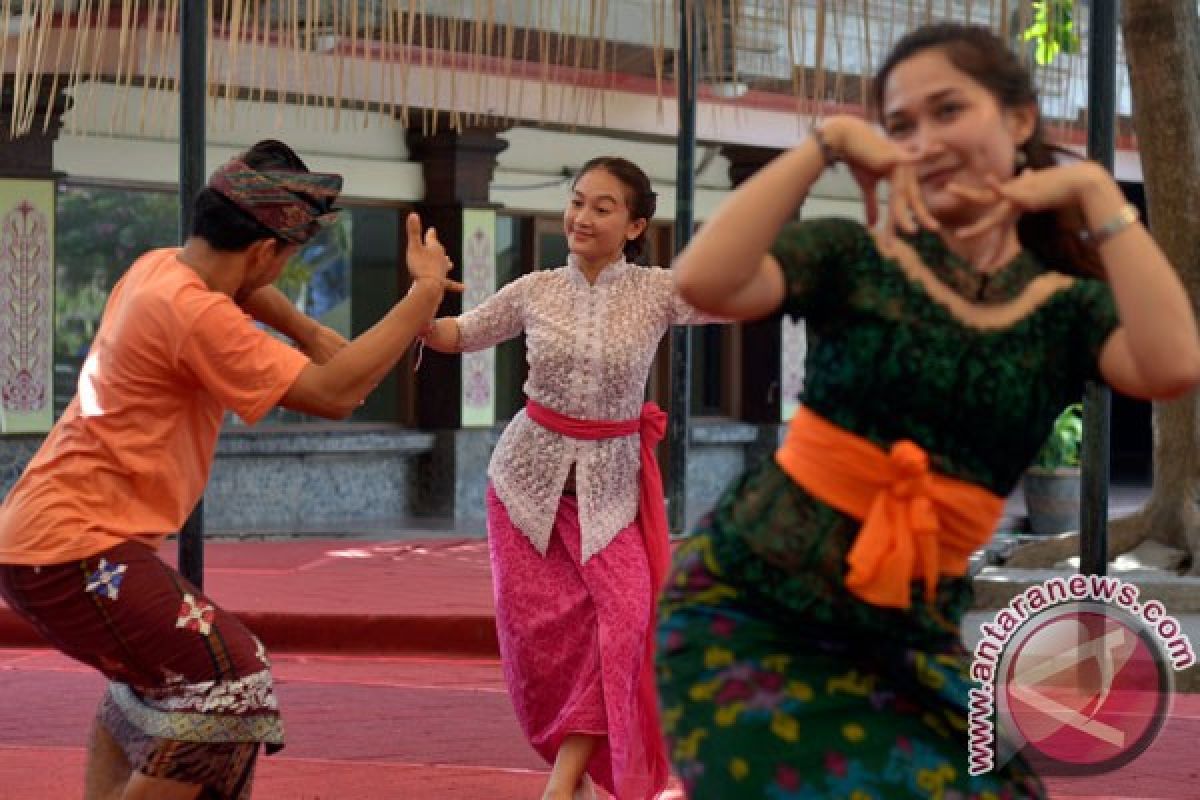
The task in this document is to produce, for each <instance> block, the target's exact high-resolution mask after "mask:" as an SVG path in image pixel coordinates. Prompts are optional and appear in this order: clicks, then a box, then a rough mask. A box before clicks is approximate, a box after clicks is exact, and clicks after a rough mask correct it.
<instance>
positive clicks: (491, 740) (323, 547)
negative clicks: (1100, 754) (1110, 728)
mask: <svg viewBox="0 0 1200 800" xmlns="http://www.w3.org/2000/svg"><path fill="white" fill-rule="evenodd" d="M165 555H166V556H167V557H170V556H171V555H172V553H171V552H170V551H167V552H166V553H165ZM206 576H207V577H206V590H207V591H208V592H209V593H210V595H211V596H212V597H214V598H215V599H216V600H217V601H218V602H220V603H222V604H223V605H225V606H226V607H227V608H229V609H230V610H233V611H235V612H238V613H240V614H242V615H243V616H244V617H245V618H247V619H248V620H250V622H251V624H252V625H254V626H255V627H257V628H258V629H259V630H260V632H261V633H262V634H263V636H264V638H265V639H266V640H267V642H268V643H269V644H270V645H271V646H272V648H273V650H274V651H275V662H276V674H277V676H278V680H279V692H280V699H281V702H282V705H283V709H284V713H285V719H286V722H287V725H288V735H289V744H288V747H287V748H286V749H285V750H284V751H283V752H282V753H281V754H279V755H278V756H275V757H272V758H269V759H264V760H263V762H262V767H261V771H260V774H259V778H258V781H257V783H256V791H255V797H256V798H258V799H259V800H262V798H268V799H274V798H279V799H280V800H291V799H292V798H305V799H306V800H316V798H321V800H331V799H333V798H347V799H353V800H376V799H384V798H395V799H396V800H401V799H402V800H421V799H423V798H463V799H464V800H468V799H469V800H476V799H477V798H495V799H496V800H507V799H508V798H513V799H514V800H515V799H516V798H537V797H538V796H539V794H540V788H541V786H542V785H543V782H544V780H545V771H544V769H545V768H544V765H543V764H542V763H541V762H540V759H539V758H538V757H537V756H536V754H534V753H533V752H532V751H531V750H530V749H529V747H528V746H527V745H526V744H525V742H524V740H523V738H522V736H521V734H520V731H519V730H518V728H517V725H516V721H515V719H514V718H513V716H512V712H511V708H510V706H509V703H508V698H507V696H506V694H505V693H504V690H503V686H502V679H501V675H500V669H499V664H498V663H497V661H496V659H495V656H494V653H495V642H494V632H493V630H492V627H491V626H492V601H491V586H490V578H489V572H488V565H487V552H486V546H485V544H484V543H483V542H481V541H479V540H478V539H455V538H453V537H440V538H437V539H431V540H397V541H385V540H378V539H374V540H364V541H347V540H344V539H339V540H326V541H322V540H311V539H292V540H282V541H268V542H233V541H218V542H213V543H210V545H209V547H208V550H207V571H206ZM982 618H983V615H977V616H973V617H971V618H970V620H969V622H968V629H970V628H971V627H972V626H973V625H975V624H976V623H977V622H978V621H980V620H981V619H982ZM1189 624H1190V623H1189ZM22 637H25V638H22ZM101 691H102V682H101V680H100V679H99V678H98V677H97V676H96V675H95V674H93V673H91V672H90V671H88V670H87V669H85V668H82V667H80V666H77V665H76V664H75V663H74V662H71V661H69V660H67V659H65V658H63V657H62V656H59V655H57V654H55V653H53V652H50V651H47V650H45V649H42V648H40V647H38V646H37V643H36V639H34V638H33V637H31V636H30V635H29V632H28V630H27V629H24V628H22V625H21V624H19V623H17V622H16V621H14V619H13V615H12V614H11V612H9V611H8V610H7V609H5V608H3V607H0V708H2V709H4V711H3V713H0V800H9V799H10V798H11V799H12V800H17V799H18V798H19V799H20V800H43V799H45V800H76V799H77V798H79V797H80V788H79V787H80V786H81V783H82V777H81V776H82V769H83V746H84V742H85V729H86V726H87V723H88V720H89V719H90V717H91V714H92V711H93V709H94V708H95V704H96V702H97V700H98V698H99V696H100V694H101ZM1198 739H1200V696H1195V695H1189V696H1178V697H1177V698H1176V699H1175V704H1174V707H1173V710H1172V713H1171V716H1170V719H1169V721H1168V722H1167V725H1166V728H1165V729H1164V731H1163V732H1162V734H1161V735H1160V736H1159V738H1158V740H1157V741H1156V743H1155V745H1154V746H1153V747H1152V748H1151V750H1149V751H1148V752H1147V753H1146V754H1144V755H1143V756H1142V757H1141V758H1139V759H1138V760H1137V761H1135V762H1133V763H1132V764H1130V765H1129V766H1127V767H1125V768H1124V769H1123V770H1121V771H1120V772H1118V773H1114V774H1110V775H1106V776H1096V777H1090V778H1082V779H1070V780H1068V779H1061V778H1059V779H1051V780H1050V781H1049V785H1050V787H1051V789H1052V796H1053V797H1058V798H1068V799H1069V800H1070V799H1073V800H1082V799H1083V798H1087V800H1100V798H1126V799H1128V800H1134V799H1140V800H1151V799H1153V800H1167V798H1171V800H1174V799H1175V798H1185V797H1197V796H1200V791H1197V790H1196V789H1195V788H1194V787H1195V786H1196V782H1197V778H1198V777H1200V762H1197V760H1196V759H1195V757H1194V755H1193V748H1194V742H1195V741H1197V740H1198ZM673 795H674V796H675V797H678V796H679V794H678V790H673ZM735 800H740V799H735Z"/></svg>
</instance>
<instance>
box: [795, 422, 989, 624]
mask: <svg viewBox="0 0 1200 800" xmlns="http://www.w3.org/2000/svg"><path fill="white" fill-rule="evenodd" d="M775 461H776V462H777V463H778V464H779V466H780V467H781V468H782V469H783V471H784V472H786V473H787V474H788V476H790V477H791V479H792V480H794V481H795V482H796V483H798V484H800V485H801V486H802V487H804V488H805V489H806V490H807V491H808V492H809V493H810V494H812V495H813V496H814V497H816V498H817V499H819V500H821V501H823V502H825V503H827V504H829V505H830V506H832V507H833V508H836V509H837V510H838V511H841V512H843V513H845V514H849V515H850V516H852V517H854V518H855V519H859V520H861V521H862V528H861V529H859V532H858V537H857V538H856V539H855V540H854V545H853V547H851V549H850V553H849V554H848V555H847V557H846V561H847V563H848V564H849V567H850V569H849V572H848V573H847V575H846V588H848V589H849V590H850V591H851V592H853V593H854V594H855V595H857V596H858V597H859V598H861V599H862V600H865V601H866V602H868V603H871V604H872V605H877V606H887V607H890V608H908V607H909V606H910V605H911V602H910V601H911V595H912V590H911V582H912V581H913V580H915V579H916V578H918V577H923V578H924V582H925V599H926V601H927V602H932V601H933V599H934V598H935V597H936V594H937V580H938V576H939V575H965V574H966V572H967V560H968V558H969V557H970V555H971V553H973V552H974V551H975V550H977V549H978V548H979V547H981V546H982V545H983V543H984V542H986V541H987V540H988V539H989V538H990V537H991V535H992V532H993V531H994V530H995V527H996V522H997V521H998V520H999V519H1000V514H1001V513H1002V512H1003V510H1004V498H1002V497H999V496H997V495H994V494H992V493H991V492H989V491H987V490H986V489H983V488H982V487H979V486H974V485H972V484H969V483H966V482H964V481H960V480H956V479H954V478H949V477H946V476H945V475H938V474H937V473H934V472H930V470H929V456H928V454H926V452H925V451H924V450H922V449H921V448H920V446H918V445H916V444H914V443H913V442H910V441H907V440H904V441H899V442H896V443H895V444H893V445H892V448H891V451H890V452H886V453H885V452H884V451H883V450H882V449H880V448H879V447H878V446H877V445H875V444H874V443H872V442H870V441H868V440H866V439H864V438H862V437H861V436H857V435H856V434H853V433H851V432H850V431H847V430H844V429H842V428H839V427H837V426H836V425H834V424H832V423H831V422H829V421H828V420H826V419H824V418H822V417H820V416H818V415H817V414H815V413H813V412H812V411H809V410H808V409H806V408H803V407H801V408H800V409H798V410H797V412H796V415H795V417H794V418H793V419H792V422H791V425H790V426H789V428H788V434H787V438H786V439H785V440H784V443H783V446H781V447H780V448H779V450H778V452H776V453H775Z"/></svg>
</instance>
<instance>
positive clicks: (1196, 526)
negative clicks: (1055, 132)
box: [1110, 0, 1200, 574]
mask: <svg viewBox="0 0 1200 800" xmlns="http://www.w3.org/2000/svg"><path fill="white" fill-rule="evenodd" d="M1121 7H1122V8H1121V11H1122V14H1121V28H1122V32H1123V34H1124V38H1125V57H1126V60H1127V61H1128V63H1129V77H1130V83H1131V86H1132V91H1133V109H1134V110H1133V121H1134V126H1135V128H1136V130H1137V139H1138V149H1139V150H1140V152H1141V158H1142V172H1143V174H1144V176H1145V181H1146V198H1147V205H1148V207H1149V217H1150V219H1149V223H1150V227H1151V230H1152V231H1153V233H1154V238H1155V239H1156V240H1157V241H1158V243H1159V245H1161V247H1162V248H1163V250H1164V251H1165V252H1166V254H1167V257H1168V258H1169V259H1170V260H1171V263H1172V264H1174V265H1175V268H1176V269H1177V270H1179V273H1180V277H1181V278H1182V279H1183V283H1184V285H1185V286H1186V287H1187V290H1188V294H1189V295H1190V296H1191V298H1192V305H1193V308H1195V307H1196V306H1197V301H1198V300H1200V17H1198V15H1197V10H1196V0H1123V2H1122V3H1121ZM1127 268H1129V269H1136V268H1137V265H1136V264H1130V265H1128V267H1127ZM1198 399H1200V398H1198V395H1197V393H1195V392H1193V393H1190V394H1188V395H1187V396H1185V397H1183V398H1181V399H1179V400H1173V401H1171V402H1166V403H1155V404H1154V487H1153V490H1152V492H1151V495H1150V499H1149V501H1148V502H1147V504H1146V506H1145V508H1143V509H1142V510H1141V511H1140V512H1139V513H1138V514H1136V515H1135V516H1134V517H1131V518H1129V519H1128V520H1120V521H1118V522H1116V523H1114V525H1113V536H1112V537H1111V539H1112V541H1111V545H1112V546H1111V547H1110V551H1112V550H1116V551H1117V552H1120V551H1121V550H1126V549H1129V548H1130V547H1131V546H1132V545H1136V544H1137V543H1138V542H1139V541H1141V540H1142V539H1144V538H1150V539H1154V540H1156V541H1159V542H1162V543H1164V544H1167V545H1171V546H1173V547H1178V548H1182V549H1186V550H1187V551H1188V552H1189V553H1190V554H1191V556H1192V559H1191V563H1192V566H1191V570H1192V573H1193V574H1197V573H1200V558H1198V557H1197V556H1198V555H1200V513H1198V510H1197V507H1196V501H1197V496H1198V495H1197V492H1198V490H1200V424H1198V419H1197V413H1198V412H1200V403H1198ZM1118 548H1119V549H1118ZM1111 555H1113V553H1111V552H1110V556H1111Z"/></svg>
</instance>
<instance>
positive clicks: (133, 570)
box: [0, 543, 283, 800]
mask: <svg viewBox="0 0 1200 800" xmlns="http://www.w3.org/2000/svg"><path fill="white" fill-rule="evenodd" d="M0 594H2V595H3V596H4V599H5V601H6V602H7V603H8V604H9V605H10V606H11V607H12V608H13V609H14V610H15V611H17V612H18V613H19V614H21V615H22V616H23V617H25V618H26V619H27V620H29V622H30V623H31V624H32V625H33V626H34V628H36V629H37V630H38V632H39V633H41V635H42V636H43V637H45V638H46V640H47V641H49V642H50V643H51V644H52V645H54V646H55V647H57V648H58V649H59V650H61V651H62V652H63V653H65V654H67V655H68V656H71V657H72V658H75V659H78V660H79V661H82V662H84V663H85V664H88V665H90V666H92V667H95V668H96V669H98V670H100V671H101V672H102V673H104V674H105V675H106V676H107V677H108V678H109V679H110V680H111V683H110V684H109V688H108V692H107V694H106V695H105V698H104V700H103V701H102V703H101V705H100V709H99V711H98V712H97V720H98V722H99V723H100V724H101V725H102V726H103V727H104V728H105V730H107V731H108V733H109V734H111V735H112V736H113V738H114V739H115V740H116V741H117V742H118V743H119V744H120V745H121V747H122V749H123V750H124V752H125V754H126V757H127V758H128V759H129V762H130V764H131V765H132V766H133V768H134V769H135V770H137V771H138V772H142V773H144V774H146V775H149V776H151V777H156V778H166V779H170V780H175V781H180V782H183V783H193V784H201V785H203V786H205V787H206V792H207V793H206V794H204V795H203V796H204V797H206V798H229V799H230V800H235V799H240V798H246V797H249V794H250V784H251V779H252V775H253V771H254V765H255V760H256V757H257V753H258V748H259V745H260V744H265V745H266V746H267V748H268V751H269V752H273V751H275V750H278V749H279V748H281V747H282V746H283V726H282V723H281V722H280V719H279V707H278V703H277V701H276V698H275V691H274V687H273V684H272V680H271V671H270V661H269V660H268V658H267V653H266V650H265V649H264V648H263V645H262V643H261V642H260V641H259V640H258V639H257V638H256V637H255V636H254V635H253V634H252V633H251V632H250V631H249V630H248V629H247V628H246V627H245V626H244V625H243V624H242V623H241V622H239V621H238V620H237V619H236V618H235V617H233V616H232V615H230V614H228V613H227V612H225V611H223V610H222V609H220V608H218V607H217V606H216V605H215V604H213V602H212V601H211V600H209V599H208V597H206V596H205V595H204V594H203V593H202V592H200V591H199V590H197V589H196V588H195V587H194V586H192V585H191V584H190V583H188V582H187V581H186V580H185V579H184V578H183V577H182V576H181V575H180V574H179V573H178V572H177V571H175V570H174V569H172V568H171V567H170V566H168V565H167V564H165V563H163V562H162V561H161V560H160V559H159V558H158V557H157V556H156V555H155V554H154V553H153V552H152V551H151V550H150V549H149V548H147V547H146V546H144V545H142V544H138V543H126V544H122V545H118V546H117V547H114V548H112V549H109V550H107V551H105V552H103V553H98V554H96V555H94V556H90V557H88V558H85V559H82V560H79V561H72V562H68V563H64V564H56V565H54V566H43V567H29V566H0Z"/></svg>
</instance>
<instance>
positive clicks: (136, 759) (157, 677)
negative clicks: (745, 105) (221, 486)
mask: <svg viewBox="0 0 1200 800" xmlns="http://www.w3.org/2000/svg"><path fill="white" fill-rule="evenodd" d="M341 182H342V181H341V177H340V176H337V175H330V174H322V173H313V172H310V171H309V170H308V169H307V167H306V166H305V165H304V162H302V161H301V160H300V159H299V158H298V157H297V156H296V155H295V153H293V152H292V151H291V149H290V148H288V147H287V146H286V145H284V144H282V143H281V142H275V141H264V142H259V143H258V144H256V145H255V146H254V147H253V148H251V149H250V150H249V151H247V152H246V153H244V154H242V155H241V156H239V157H238V158H235V159H234V160H232V161H230V162H229V163H228V164H226V165H224V166H223V167H221V168H220V169H219V170H217V172H216V173H215V174H214V175H213V178H212V180H211V181H210V182H209V185H208V186H207V187H206V188H205V189H204V190H202V191H201V192H200V194H199V195H198V196H197V198H196V207H195V213H194V215H193V220H192V229H191V236H190V237H189V238H188V240H187V242H186V243H185V244H184V246H183V247H182V248H170V249H163V250H156V251H152V252H150V253H147V254H146V255H144V256H142V257H141V258H139V259H138V260H137V261H136V262H135V263H134V264H133V266H132V267H130V268H129V271H128V272H127V273H126V274H125V276H124V277H122V278H121V280H120V281H118V283H117V285H116V286H114V287H113V291H112V293H111V295H110V296H109V300H108V304H107V305H106V307H105V310H104V315H103V317H102V319H101V322H100V327H99V329H98V330H97V333H96V337H95V341H94V342H93V344H92V348H91V351H90V352H89V354H88V357H87V359H86V361H85V363H84V366H83V370H82V372H81V374H80V378H79V385H78V392H77V394H76V396H75V398H74V399H73V400H72V401H71V404H70V406H68V408H67V410H66V411H65V413H64V414H63V416H62V418H61V419H60V420H59V421H58V423H57V424H56V425H55V426H54V429H53V430H52V431H51V432H50V434H49V435H48V436H47V437H46V440H45V442H44V443H43V444H42V447H41V449H40V450H39V451H38V453H37V455H36V456H35V457H34V459H33V461H32V462H30V464H29V466H28V468H27V469H26V470H25V473H24V474H23V475H22V477H21V479H20V480H19V481H18V482H17V483H16V485H15V486H14V487H13V488H12V491H10V492H9V494H8V497H7V498H6V499H5V502H4V504H3V506H0V595H3V597H4V600H5V601H6V602H7V603H8V604H9V606H11V607H12V608H13V609H14V610H16V611H17V612H18V613H20V614H21V615H23V616H24V617H25V618H26V619H28V620H29V621H30V622H31V623H32V624H33V625H34V627H35V628H37V630H38V631H39V632H40V633H41V634H42V635H43V636H44V637H45V638H46V639H47V640H48V641H49V642H51V643H52V644H53V645H55V646H56V647H58V648H59V649H60V650H62V651H63V652H64V653H66V654H68V655H70V656H72V657H74V658H77V659H79V660H80V661H83V662H85V663H87V664H89V665H91V666H93V667H95V668H97V669H99V670H100V671H101V672H103V673H104V674H105V675H106V676H108V677H109V678H110V680H111V683H110V684H109V689H108V692H107V693H106V695H105V697H104V699H103V701H102V702H101V704H100V708H99V710H98V711H97V715H96V721H95V725H94V726H93V730H92V736H91V741H90V743H89V753H88V766H87V774H86V789H85V797H86V798H87V799H88V800H93V799H98V798H109V797H123V798H126V800H132V798H155V799H156V800H175V799H176V798H196V797H199V796H200V795H201V793H202V792H204V797H206V798H209V797H212V798H230V799H231V800H232V799H233V798H245V797H249V794H250V785H251V779H252V775H253V770H254V764H255V761H256V759H257V754H258V748H259V744H260V743H261V744H265V745H266V746H267V748H268V751H269V752H270V751H273V750H275V749H278V748H279V747H281V746H282V745H283V728H282V725H281V723H280V719H279V712H278V705H277V702H276V699H275V694H274V690H273V687H272V681H271V672H270V665H269V661H268V659H267V654H266V651H265V650H264V648H263V646H262V644H261V643H260V642H259V641H258V640H257V639H256V638H255V637H254V635H253V634H252V633H250V631H249V630H247V629H246V627H245V626H244V625H242V624H241V623H240V622H239V621H238V620H237V619H236V618H234V617H233V616H231V615H230V614H228V613H226V612H225V611H223V610H222V609H220V608H218V607H217V606H216V605H215V604H213V603H212V601H211V600H209V599H208V598H207V597H206V596H205V595H204V594H203V593H202V592H200V591H199V590H198V589H196V588H195V587H194V586H192V585H191V584H189V583H188V582H187V581H186V580H185V579H184V578H183V577H182V576H181V575H180V574H179V573H178V572H176V571H175V570H174V569H172V568H171V567H169V566H167V565H166V564H165V563H163V562H162V561H161V560H159V559H158V557H157V556H156V555H155V551H156V549H157V547H158V546H159V544H161V542H162V540H163V539H164V537H165V536H166V535H167V534H169V533H171V532H173V531H176V530H178V529H179V527H180V525H181V524H182V523H183V521H184V519H185V518H186V517H187V514H188V513H189V511H190V510H191V509H192V508H193V507H194V506H195V504H196V502H197V501H198V500H199V498H200V496H201V493H202V492H203V490H204V486H205V484H206V483H207V480H208V474H209V471H210V468H211V466H212V461H213V453H214V450H215V447H216V443H217V436H218V433H219V431H220V426H221V421H222V419H223V417H224V415H225V412H226V411H227V410H232V411H234V412H236V413H237V414H238V416H240V417H241V418H242V419H243V420H245V421H246V422H247V423H248V424H252V423H254V422H256V421H257V420H258V419H260V418H261V417H262V416H263V415H264V414H265V413H266V412H267V411H268V410H269V409H271V408H272V407H273V406H275V405H282V406H284V407H286V408H291V409H295V410H297V411H303V412H305V413H309V414H315V415H319V416H324V417H331V418H342V417H346V416H348V415H349V414H350V412H351V411H353V410H354V408H356V407H357V406H358V405H359V404H360V403H361V402H362V400H363V398H364V397H366V395H367V394H368V393H369V392H370V391H371V390H372V389H373V388H374V387H375V386H376V385H377V384H378V383H379V381H380V380H381V379H382V378H383V377H384V375H386V374H387V372H388V371H389V370H391V369H392V368H393V367H394V366H395V363H396V361H397V360H398V359H399V358H400V356H401V355H402V354H403V353H404V352H405V350H406V349H407V347H408V345H409V344H410V343H411V341H412V339H413V338H414V336H416V335H417V334H418V333H419V332H420V331H421V330H422V329H423V328H424V327H425V325H426V324H427V323H428V321H429V320H430V319H431V318H432V317H433V314H434V311H435V309H436V308H437V306H438V304H439V303H440V302H441V299H442V294H443V292H444V290H445V289H446V288H452V289H457V288H460V287H458V285H457V284H455V283H453V282H452V281H449V280H447V279H446V275H447V274H448V272H449V270H450V268H451V264H450V262H449V259H448V258H447V256H446V253H445V250H444V249H443V248H442V246H441V244H440V243H438V241H437V237H436V234H435V233H434V232H433V231H432V230H430V231H428V232H427V233H426V234H425V236H424V237H422V235H421V223H420V220H419V219H418V218H417V216H416V215H415V214H412V215H410V216H409V218H408V222H407V232H408V249H407V253H406V259H407V263H408V270H409V272H410V274H411V275H412V277H413V288H412V290H411V291H410V292H409V294H408V296H407V297H405V298H404V299H403V300H401V301H400V302H399V303H397V304H396V305H395V307H394V308H393V309H392V310H391V311H390V312H389V313H388V314H387V315H386V316H385V317H384V318H383V319H382V320H381V321H380V322H379V323H377V324H376V325H375V326H374V327H373V328H371V329H370V330H369V331H367V332H365V333H364V334H362V335H361V336H359V337H358V338H357V339H355V340H354V341H352V342H349V343H345V342H344V341H343V340H341V337H339V336H337V334H335V333H333V332H332V331H329V330H328V329H323V328H321V327H320V326H319V325H317V324H316V323H315V322H314V321H312V320H310V319H308V318H307V317H305V316H304V315H302V314H299V312H297V311H295V310H294V309H293V308H292V307H291V305H290V304H289V303H288V302H287V300H286V298H284V297H283V296H282V294H280V293H279V292H278V291H277V290H275V289H274V288H273V287H271V286H270V284H271V283H272V282H273V281H274V280H275V279H276V278H277V277H278V276H279V273H280V272H281V271H282V269H283V267H284V265H285V264H286V262H287V261H288V259H289V258H290V257H291V256H292V255H293V254H295V253H296V252H297V250H298V249H299V248H300V247H301V246H302V245H303V244H304V243H305V242H306V241H308V239H309V238H311V237H312V235H313V234H314V233H316V231H317V230H318V229H319V227H320V225H321V224H322V223H323V222H325V221H327V220H328V219H330V218H331V217H332V216H333V215H334V214H335V213H336V210H335V209H334V208H333V202H334V200H335V199H336V197H337V194H338V192H339V191H340V189H341ZM239 301H240V302H241V303H242V306H239V304H238V303H239ZM243 306H244V307H245V308H246V309H248V310H250V311H251V312H252V313H253V314H254V315H255V316H256V317H258V318H259V319H260V320H262V321H265V322H267V323H268V324H271V325H273V326H274V327H277V328H278V329H280V330H281V331H282V332H284V333H287V334H289V335H292V336H293V338H296V339H297V340H298V341H304V342H305V343H306V346H307V347H306V349H307V350H308V351H309V353H310V354H311V355H312V356H313V360H310V359H309V357H307V356H305V355H304V354H302V353H301V352H299V351H298V350H296V349H294V348H292V347H289V346H288V345H286V344H284V343H283V342H281V341H279V340H278V339H275V338H273V337H272V336H270V335H269V334H267V333H266V332H264V331H262V330H260V329H259V328H258V327H256V326H255V325H254V323H253V322H252V321H251V320H250V318H248V317H247V316H246V313H245V312H244V311H243Z"/></svg>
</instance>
